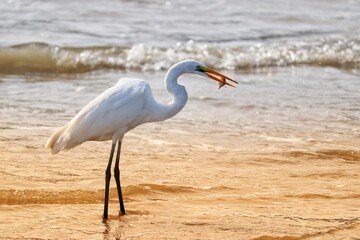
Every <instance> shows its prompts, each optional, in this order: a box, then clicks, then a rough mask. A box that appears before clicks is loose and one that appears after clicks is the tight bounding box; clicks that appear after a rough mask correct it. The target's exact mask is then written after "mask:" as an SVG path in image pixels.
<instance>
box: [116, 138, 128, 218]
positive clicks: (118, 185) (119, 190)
mask: <svg viewBox="0 0 360 240" xmlns="http://www.w3.org/2000/svg"><path fill="white" fill-rule="evenodd" d="M120 151H121V141H119V144H118V150H117V153H116V162H115V167H114V176H115V180H116V187H117V191H118V196H119V203H120V211H121V212H122V214H125V207H124V201H123V197H122V192H121V184H120V167H119V163H120Z"/></svg>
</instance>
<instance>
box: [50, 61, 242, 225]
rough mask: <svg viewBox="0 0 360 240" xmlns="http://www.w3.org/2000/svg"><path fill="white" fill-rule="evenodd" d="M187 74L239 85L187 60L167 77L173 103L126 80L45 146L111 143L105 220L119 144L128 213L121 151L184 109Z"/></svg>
mask: <svg viewBox="0 0 360 240" xmlns="http://www.w3.org/2000/svg"><path fill="white" fill-rule="evenodd" d="M184 73H191V74H198V75H200V76H204V77H209V78H210V79H213V80H215V81H217V82H219V88H221V87H222V86H224V85H230V86H232V87H234V86H233V85H232V84H230V83H228V82H227V81H226V80H229V81H232V82H234V83H237V82H236V81H235V80H232V79H231V78H229V77H227V76H224V75H222V74H220V73H218V72H216V71H215V70H212V69H210V68H208V67H206V66H205V65H203V64H201V63H199V62H197V61H195V60H185V61H182V62H179V63H177V64H175V65H174V66H172V67H171V68H170V69H169V71H168V72H167V74H166V76H165V80H164V82H165V88H166V90H167V91H168V92H169V93H170V94H172V96H173V100H172V101H171V102H170V103H168V104H162V103H159V102H157V101H156V100H155V99H154V96H153V94H152V91H151V88H150V85H149V84H148V82H146V81H145V80H142V79H135V78H123V79H120V80H119V82H118V83H117V84H116V85H115V86H113V87H111V88H109V89H107V90H105V91H104V92H103V93H102V94H100V95H99V96H98V97H96V98H95V99H94V100H92V101H91V102H89V103H88V104H87V105H86V106H85V107H84V108H83V109H81V110H80V112H79V113H78V114H76V115H75V117H74V118H73V119H72V120H71V121H70V122H68V123H67V124H66V125H65V126H63V127H62V128H60V129H58V130H57V131H55V132H54V133H53V134H52V136H51V137H50V138H49V139H48V141H47V142H46V144H45V147H46V148H50V149H51V152H52V153H53V154H55V153H58V152H59V151H61V150H68V149H71V148H73V147H75V146H77V145H80V144H82V143H83V142H86V141H106V140H112V146H111V152H110V157H109V162H108V165H107V168H106V172H105V200H104V215H103V217H104V219H107V218H108V201H109V186H110V177H111V172H110V171H111V163H112V159H113V155H114V151H115V147H116V143H118V149H117V154H116V161H115V167H114V177H115V180H116V185H117V190H118V197H119V203H120V210H121V212H122V213H123V214H125V207H124V203H123V199H122V193H121V185H120V169H119V161H120V150H121V142H122V140H123V137H124V135H125V133H127V132H128V131H130V130H131V129H133V128H135V127H137V126H139V125H140V124H143V123H147V122H156V121H164V120H166V119H168V118H171V117H173V116H175V115H176V114H177V113H178V112H180V111H181V109H182V108H183V107H184V106H185V104H186V102H187V99H188V95H187V92H186V90H185V87H184V86H182V85H179V84H178V83H177V79H178V77H180V75H182V74H184Z"/></svg>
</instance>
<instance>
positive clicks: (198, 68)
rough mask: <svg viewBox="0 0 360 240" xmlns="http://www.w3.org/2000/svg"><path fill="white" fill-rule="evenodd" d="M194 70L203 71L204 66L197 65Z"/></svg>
mask: <svg viewBox="0 0 360 240" xmlns="http://www.w3.org/2000/svg"><path fill="white" fill-rule="evenodd" d="M195 71H198V72H205V67H203V66H201V65H198V66H196V67H195Z"/></svg>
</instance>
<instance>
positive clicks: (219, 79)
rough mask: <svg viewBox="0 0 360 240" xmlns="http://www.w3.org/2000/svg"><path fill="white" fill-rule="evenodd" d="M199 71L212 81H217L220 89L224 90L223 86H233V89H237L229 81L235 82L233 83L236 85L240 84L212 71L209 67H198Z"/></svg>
mask: <svg viewBox="0 0 360 240" xmlns="http://www.w3.org/2000/svg"><path fill="white" fill-rule="evenodd" d="M196 70H197V71H199V72H203V73H205V74H206V75H207V76H208V77H209V78H210V79H212V80H215V81H217V82H218V83H219V89H220V88H222V87H223V86H225V85H228V86H231V87H235V86H234V85H233V84H231V83H229V82H227V81H230V82H233V83H236V84H238V82H237V81H235V80H233V79H231V78H229V77H227V76H225V75H223V74H221V73H219V72H217V71H215V70H213V69H211V68H208V67H204V66H198V67H197V68H196Z"/></svg>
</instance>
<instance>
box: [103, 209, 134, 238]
mask: <svg viewBox="0 0 360 240" xmlns="http://www.w3.org/2000/svg"><path fill="white" fill-rule="evenodd" d="M103 224H104V226H105V229H104V231H103V239H104V240H108V239H117V240H121V239H125V229H126V228H127V226H128V225H129V224H128V223H127V221H126V220H125V219H124V218H122V217H121V215H119V216H115V215H109V219H108V220H106V219H103Z"/></svg>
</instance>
